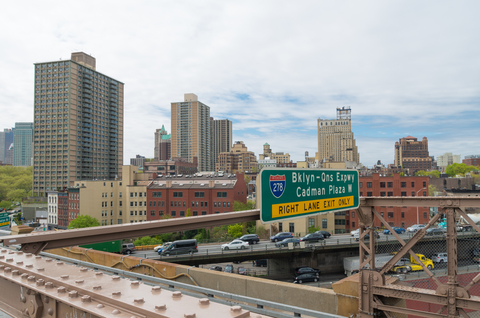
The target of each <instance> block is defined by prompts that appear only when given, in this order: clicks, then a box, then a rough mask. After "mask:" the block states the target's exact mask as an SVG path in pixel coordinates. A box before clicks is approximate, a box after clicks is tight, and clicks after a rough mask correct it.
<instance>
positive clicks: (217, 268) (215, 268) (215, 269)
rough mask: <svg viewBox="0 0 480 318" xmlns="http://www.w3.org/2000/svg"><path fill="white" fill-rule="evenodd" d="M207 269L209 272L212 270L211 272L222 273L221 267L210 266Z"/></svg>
mask: <svg viewBox="0 0 480 318" xmlns="http://www.w3.org/2000/svg"><path fill="white" fill-rule="evenodd" d="M208 269H209V270H212V271H219V272H221V271H222V266H219V265H213V266H210V267H209V268H208Z"/></svg>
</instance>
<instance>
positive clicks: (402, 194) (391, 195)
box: [360, 191, 427, 197]
mask: <svg viewBox="0 0 480 318" xmlns="http://www.w3.org/2000/svg"><path fill="white" fill-rule="evenodd" d="M360 196H363V192H360ZM371 196H373V193H372V192H367V197H371ZM380 196H381V197H385V196H387V197H393V192H380ZM400 196H402V197H406V196H407V192H401V193H400ZM414 196H415V191H412V197H414ZM423 196H424V197H426V196H427V192H426V191H423Z"/></svg>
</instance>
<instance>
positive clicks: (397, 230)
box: [383, 227, 405, 235]
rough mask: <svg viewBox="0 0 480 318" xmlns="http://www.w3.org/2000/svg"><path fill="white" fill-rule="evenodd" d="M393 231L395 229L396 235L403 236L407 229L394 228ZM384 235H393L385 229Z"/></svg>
mask: <svg viewBox="0 0 480 318" xmlns="http://www.w3.org/2000/svg"><path fill="white" fill-rule="evenodd" d="M392 229H393V230H394V231H395V233H397V234H403V233H405V229H404V228H402V227H393V228H392ZM383 234H386V235H389V234H392V233H390V230H389V229H385V230H383Z"/></svg>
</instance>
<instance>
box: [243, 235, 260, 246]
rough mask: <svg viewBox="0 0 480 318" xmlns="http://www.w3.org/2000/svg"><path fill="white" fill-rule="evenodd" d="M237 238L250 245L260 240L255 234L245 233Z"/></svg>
mask: <svg viewBox="0 0 480 318" xmlns="http://www.w3.org/2000/svg"><path fill="white" fill-rule="evenodd" d="M238 239H239V240H241V241H244V242H248V244H250V245H253V244H258V243H259V242H260V238H259V237H258V235H257V234H245V235H243V236H241V237H240V238H238Z"/></svg>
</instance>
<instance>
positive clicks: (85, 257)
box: [46, 247, 358, 314]
mask: <svg viewBox="0 0 480 318" xmlns="http://www.w3.org/2000/svg"><path fill="white" fill-rule="evenodd" d="M46 252H47V253H52V254H55V255H61V256H65V257H69V258H73V259H77V260H82V261H86V262H93V263H95V264H99V265H104V266H109V267H115V268H118V269H121V270H130V271H133V272H135V273H140V274H144V275H149V276H155V277H161V278H170V279H175V280H176V281H179V282H182V283H187V284H194V283H196V284H197V285H198V286H200V287H205V288H211V289H216V290H219V291H224V292H228V293H232V294H237V295H242V296H247V297H252V298H257V299H264V300H268V301H273V302H278V303H282V304H286V305H292V306H297V307H302V308H308V309H311V310H316V311H321V312H326V313H331V314H339V313H338V311H339V309H338V308H339V306H338V305H339V303H338V296H337V293H336V292H335V291H334V290H331V289H325V288H318V287H311V286H305V285H297V284H292V283H284V282H277V281H273V280H267V279H262V278H257V277H250V276H242V275H236V274H230V273H224V272H218V271H212V270H208V269H203V268H198V267H191V266H185V265H177V264H172V263H166V262H161V261H156V260H148V259H141V258H137V257H134V256H123V255H119V254H112V253H106V252H101V251H94V250H85V249H84V248H80V247H71V248H60V249H54V250H48V251H46ZM140 262H141V263H140ZM187 271H188V275H187ZM357 286H358V283H357ZM357 308H358V303H357ZM343 311H344V310H343V308H342V312H343Z"/></svg>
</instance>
